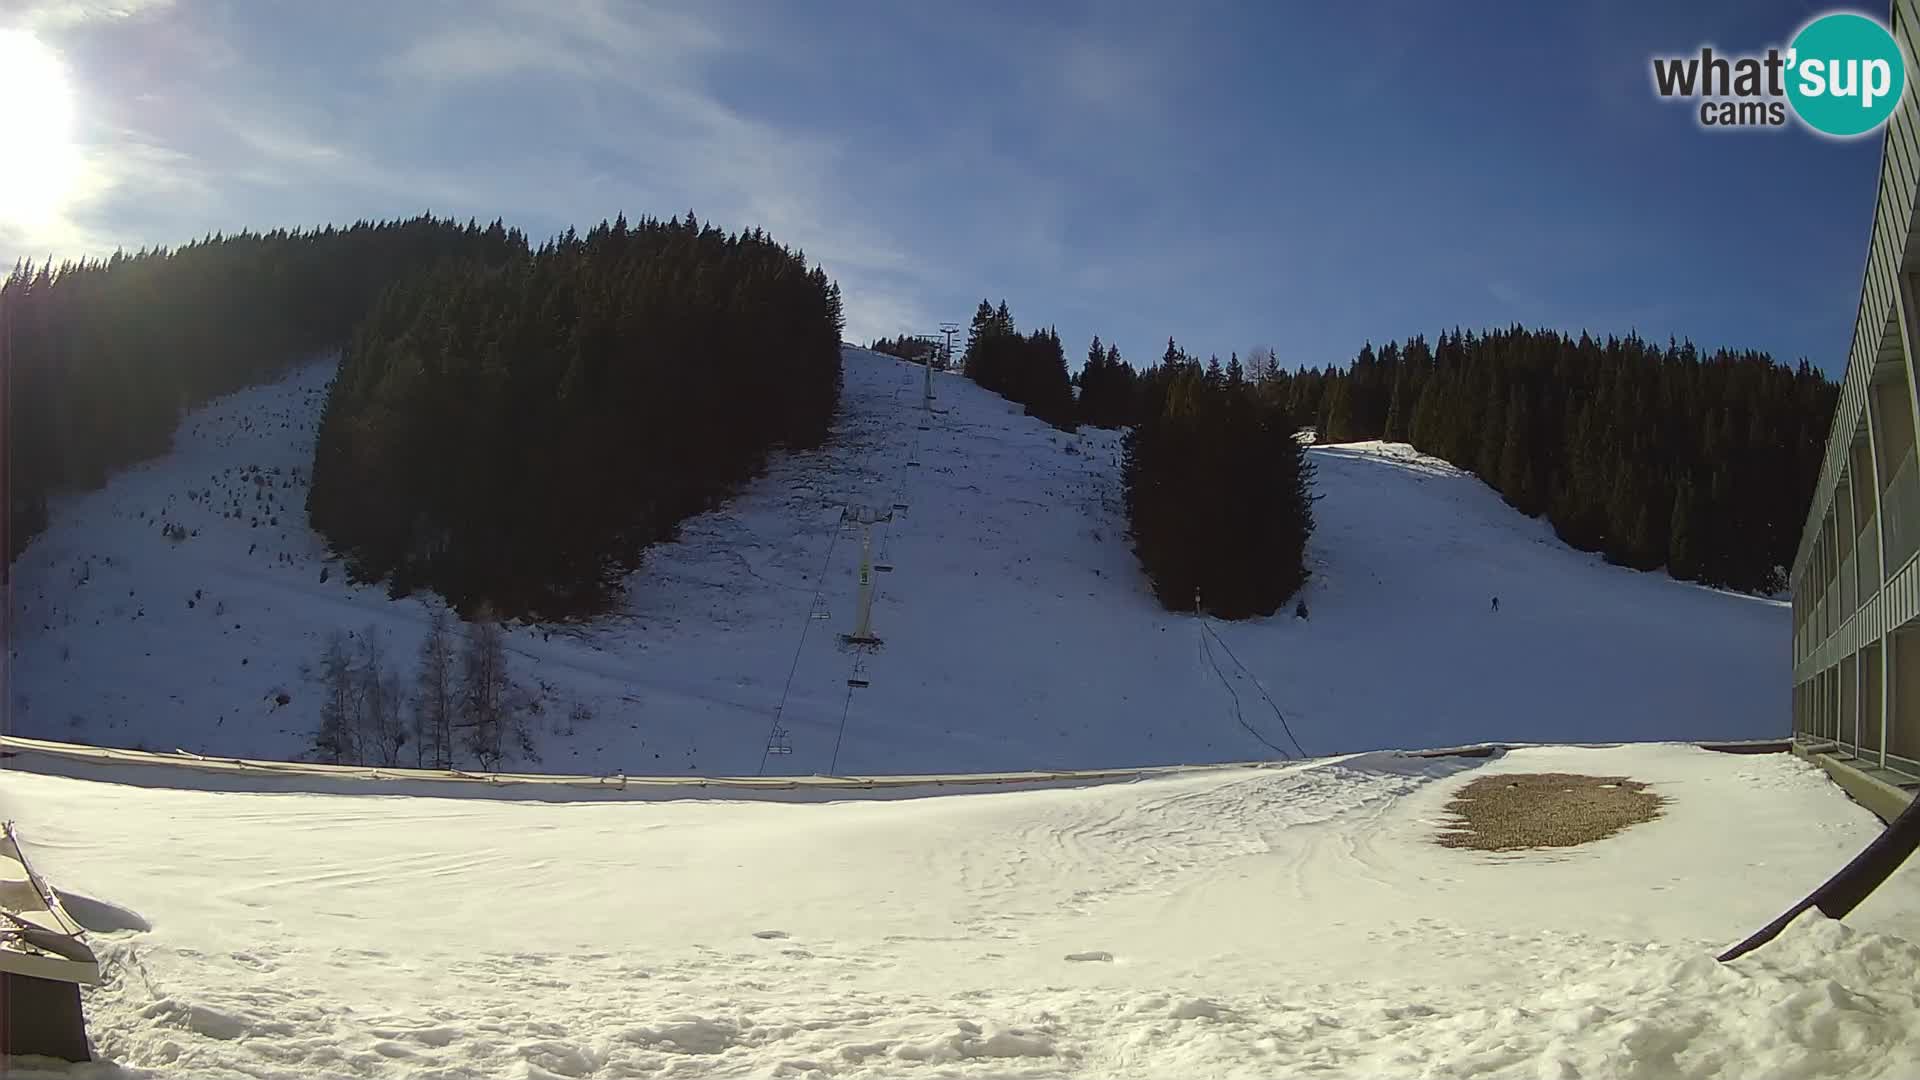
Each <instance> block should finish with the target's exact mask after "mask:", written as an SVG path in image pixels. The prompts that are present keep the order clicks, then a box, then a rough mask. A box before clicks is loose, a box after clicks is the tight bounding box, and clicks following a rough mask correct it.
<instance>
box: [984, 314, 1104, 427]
mask: <svg viewBox="0 0 1920 1080" xmlns="http://www.w3.org/2000/svg"><path fill="white" fill-rule="evenodd" d="M961 370H962V371H964V372H965V373H966V376H967V378H969V379H972V380H973V381H974V382H976V383H978V384H979V385H981V386H983V387H985V388H986V389H988V390H991V391H993V392H994V393H996V394H999V395H1000V396H1001V397H1004V398H1006V399H1007V400H1009V401H1012V402H1015V403H1017V404H1020V405H1024V406H1026V413H1027V415H1028V416H1033V417H1038V418H1039V419H1041V420H1044V421H1046V422H1047V423H1049V424H1052V425H1053V426H1054V427H1057V428H1060V429H1062V430H1065V431H1072V430H1073V429H1074V427H1075V425H1076V424H1077V423H1078V418H1077V416H1076V410H1077V405H1076V402H1075V398H1074V392H1073V380H1072V377H1071V376H1069V375H1068V374H1067V354H1066V350H1065V349H1064V348H1062V347H1061V344H1060V335H1059V334H1058V333H1057V332H1055V331H1054V330H1053V329H1052V328H1051V327H1049V328H1046V329H1041V330H1034V331H1033V332H1031V333H1028V334H1022V333H1020V331H1019V328H1018V327H1016V326H1015V325H1014V322H1013V315H1012V313H1010V312H1009V311H1008V310H1007V302H1006V301H1005V300H1002V301H1000V306H999V307H998V308H995V307H994V306H993V305H992V304H990V303H988V302H987V301H985V300H982V301H980V307H979V309H978V310H977V311H975V312H974V315H973V323H972V324H971V325H970V326H969V327H968V328H967V349H966V352H965V353H964V354H962V356H961Z"/></svg>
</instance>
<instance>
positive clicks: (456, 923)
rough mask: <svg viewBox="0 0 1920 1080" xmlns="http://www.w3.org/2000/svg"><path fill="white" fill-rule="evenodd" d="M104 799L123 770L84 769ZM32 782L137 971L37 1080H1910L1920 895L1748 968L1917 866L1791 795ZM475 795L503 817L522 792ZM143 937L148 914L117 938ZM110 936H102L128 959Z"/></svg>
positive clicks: (1382, 775)
mask: <svg viewBox="0 0 1920 1080" xmlns="http://www.w3.org/2000/svg"><path fill="white" fill-rule="evenodd" d="M81 771H82V773H83V774H84V771H85V770H84V769H82V770H81ZM148 771H149V772H152V773H156V774H172V775H171V777H169V778H155V779H153V780H150V781H149V782H150V783H155V784H158V785H160V786H156V787H144V786H139V787H137V786H129V785H125V784H119V783H107V782H100V781H96V780H88V779H77V778H72V777H68V776H54V775H35V774H32V773H27V772H21V771H10V772H7V773H4V774H0V813H4V814H5V815H7V816H9V817H14V818H17V819H18V820H19V822H20V825H21V829H22V832H23V834H24V836H25V838H26V841H27V844H28V847H29V849H30V857H31V858H32V859H33V861H34V863H35V865H36V866H38V867H39V868H40V869H41V870H42V871H43V872H44V873H45V874H46V875H47V876H48V878H49V879H50V880H51V881H52V882H53V883H54V884H55V885H56V887H59V888H61V889H63V890H64V891H67V892H69V893H72V894H78V898H77V899H76V901H75V902H74V903H73V904H72V907H73V909H74V910H75V911H76V912H86V913H88V917H89V918H91V919H93V920H95V922H96V925H98V926H100V927H102V928H104V929H105V931H106V932H99V933H94V934H93V935H91V942H92V944H93V946H94V948H95V949H96V951H98V952H99V953H100V955H101V958H102V964H103V968H104V970H105V972H106V981H105V982H104V983H103V984H102V985H101V986H100V987H98V988H96V989H93V990H90V991H89V992H88V994H87V999H86V1007H87V1012H88V1016H89V1023H90V1025H91V1029H92V1033H93V1036H94V1040H95V1043H96V1045H97V1047H98V1049H99V1051H100V1053H101V1055H102V1056H103V1057H104V1058H105V1059H106V1061H105V1062H104V1063H100V1064H96V1065H94V1066H87V1067H74V1068H66V1067H55V1066H54V1065H53V1064H52V1063H49V1062H44V1061H42V1062H26V1061H17V1062H15V1063H14V1065H15V1071H14V1072H13V1073H12V1074H11V1075H13V1076H16V1077H21V1078H23V1080H25V1078H35V1080H46V1078H56V1077H57V1078H62V1080H83V1078H103V1077H112V1078H116V1080H133V1078H147V1077H194V1078H196V1080H231V1078H238V1077H247V1078H252V1080H291V1078H310V1077H360V1078H365V1080H401V1078H405V1080H449V1078H454V1077H475V1078H478V1077H486V1078H531V1080H551V1078H553V1077H580V1078H596V1080H601V1078H613V1077H791V1078H796V1080H808V1078H811V1080H824V1078H832V1080H863V1078H881V1077H886V1078H896V1077H927V1078H933V1077H980V1078H985V1077H996V1078H1007V1077H1033V1078H1037V1077H1089V1078H1094V1077H1098V1078H1130V1077H1137V1078H1153V1080H1159V1078H1164V1077H1201V1076H1219V1077H1286V1076H1343V1077H1344V1076H1355V1077H1381V1078H1396V1077H1409V1078H1410V1077H1464V1076H1475V1077H1485V1078H1490V1080H1537V1078H1540V1077H1567V1078H1573V1077H1634V1078H1640V1080H1653V1078H1682V1077H1684V1078H1688V1080H1714V1078H1724V1080H1734V1078H1746V1077H1756V1076H1766V1077H1772V1078H1776V1080H1801V1078H1812V1077H1849V1078H1857V1080H1871V1078H1886V1080H1895V1078H1905V1077H1910V1076H1912V1075H1914V1070H1915V1068H1916V1067H1920V986H1916V984H1915V982H1914V979H1913V972H1914V971H1915V970H1916V969H1920V948H1917V947H1916V946H1915V945H1913V944H1910V942H1913V941H1920V868H1916V867H1913V866H1909V867H1908V868H1906V869H1905V870H1903V871H1902V872H1900V873H1899V874H1897V875H1896V876H1895V877H1894V878H1893V879H1891V880H1890V881H1889V882H1888V883H1887V884H1886V885H1885V886H1883V887H1882V888H1881V890H1880V891H1879V892H1877V893H1876V894H1875V895H1874V896H1872V897H1871V898H1869V900H1868V901H1867V902H1866V903H1865V904H1864V905H1863V906H1862V907H1861V908H1860V909H1858V910H1857V911H1856V912H1855V913H1854V914H1853V915H1852V916H1850V917H1849V918H1848V920H1847V921H1846V923H1845V924H1844V925H1843V924H1841V923H1837V922H1830V921H1827V920H1825V919H1823V918H1821V917H1819V916H1818V915H1817V913H1816V914H1813V915H1810V916H1808V917H1806V918H1805V919H1803V920H1802V921H1800V922H1798V923H1796V924H1795V925H1794V926H1792V927H1790V928H1789V929H1788V931H1787V932H1786V933H1785V934H1784V935H1783V936H1782V937H1781V938H1779V939H1778V940H1776V941H1775V942H1774V943H1772V944H1770V945H1768V946H1766V947H1764V948H1762V949H1760V950H1758V951H1757V952H1754V953H1752V954H1750V955H1748V956H1746V957H1743V958H1741V959H1740V960H1739V961H1737V962H1735V963H1732V964H1729V965H1721V964H1718V963H1716V962H1715V961H1714V960H1713V958H1712V957H1713V954H1714V953H1715V952H1716V951H1717V950H1719V949H1720V948H1722V947H1724V946H1725V945H1727V944H1730V943H1731V942H1733V941H1735V940H1738V939H1739V938H1741V937H1742V936H1744V935H1745V934H1746V933H1747V932H1748V931H1749V930H1751V929H1753V928H1754V927H1756V926H1759V925H1761V924H1762V923H1764V922H1766V921H1767V920H1769V919H1771V918H1772V917H1773V916H1774V915H1776V914H1778V912H1779V911H1781V910H1783V909H1784V908H1785V907H1787V906H1788V905H1789V904H1790V903H1791V902H1792V901H1793V900H1795V899H1797V898H1798V897H1799V896H1801V895H1802V894H1804V892H1805V891H1806V890H1807V889H1809V888H1811V887H1812V886H1813V885H1814V884H1817V883H1818V882H1819V881H1820V880H1822V879H1824V878H1825V877H1826V876H1827V875H1828V874H1829V873H1831V872H1832V871H1833V870H1834V869H1835V868H1836V867H1838V866H1839V865H1840V864H1841V863H1843V862H1844V861H1845V860H1846V859H1847V858H1848V857H1850V856H1851V855H1852V854H1853V852H1854V851H1856V850H1857V849H1858V848H1859V847H1860V846H1861V845H1863V844H1864V843H1866V842H1867V840H1868V839H1869V838H1870V837H1871V836H1873V835H1874V834H1875V832H1877V829H1878V823H1877V822H1876V821H1875V820H1874V819H1873V818H1872V817H1871V815H1869V814H1867V812H1866V811H1864V810H1862V809H1860V808H1859V807H1857V806H1855V805H1853V804H1852V803H1850V802H1848V801H1847V800H1846V798H1845V797H1844V796H1843V795H1841V794H1840V793H1839V792H1838V790H1837V789H1836V788H1835V787H1834V786H1833V785H1832V784H1830V783H1829V782H1828V781H1827V780H1826V778H1825V776H1824V775H1823V774H1822V773H1821V772H1820V771H1819V770H1818V769H1817V768H1814V767H1813V766H1810V765H1808V764H1806V763H1804V762H1802V761H1800V760H1798V759H1796V758H1794V757H1792V756H1790V755H1786V754H1771V755H1752V756H1744V755H1729V754H1715V753H1711V752H1708V751H1704V750H1698V749H1695V748H1692V747H1688V746H1675V745H1639V746H1623V747H1613V748H1602V749H1579V748H1530V749H1521V750H1516V751H1511V752H1508V753H1507V754H1505V755H1504V756H1501V757H1498V758H1495V759H1492V760H1488V761H1484V762H1481V761H1474V760H1470V759H1461V758H1452V759H1414V758H1407V757H1401V756H1398V755H1391V754H1368V755H1360V756H1357V757H1353V758H1347V759H1343V760H1336V761H1325V762H1315V763H1306V764H1298V763H1295V764H1282V765H1278V766H1273V767H1267V768H1259V769H1247V768H1238V769H1219V770H1206V771H1201V772H1196V773H1188V774H1182V775H1177V776H1170V777H1165V778H1160V779H1154V780H1146V781H1141V782H1137V783H1130V784H1119V785H1108V786H1097V787H1085V788H1072V789H1060V790H1038V791H1014V792H1006V793H997V794H979V795H949V796H941V797H933V798H918V799H904V800H892V801H865V800H854V801H840V802H830V803H823V804H813V805H791V804H786V805H783V804H775V803H766V802H757V801H732V802H725V801H705V802H699V801H678V802H577V803H564V802H563V803H558V804H548V803H536V802H525V801H511V800H507V799H500V798H489V797H486V796H485V795H483V794H476V795H474V797H465V798H421V797H412V798H407V797H381V796H373V795H366V794H343V793H341V792H342V791H347V790H358V786H357V785H354V784H351V783H349V784H344V785H340V784H332V783H328V782H325V781H322V780H318V779H314V780H313V781H312V782H313V784H314V789H313V790H312V791H311V792H308V793H303V794H259V793H252V794H244V793H235V792H231V791H218V792H214V791H200V790H190V789H191V788H192V787H193V786H194V785H195V784H196V783H199V782H201V780H203V779H204V778H203V777H201V776H199V775H197V774H194V773H191V772H188V771H186V770H181V769H175V768H171V767H155V768H152V769H149V770H148ZM1515 771H1521V772H1537V771H1569V772H1581V773H1590V774H1599V775H1627V776H1631V777H1634V778H1636V779H1639V780H1643V781H1647V782H1649V783H1650V784H1651V785H1652V790H1654V791H1656V792H1658V793H1659V794H1661V795H1662V796H1663V797H1664V798H1665V799H1666V800H1667V802H1666V805H1665V808H1664V812H1663V814H1662V816H1660V817H1659V818H1656V819H1655V820H1653V821H1650V822H1647V823H1644V824H1640V825H1635V826H1631V827H1629V828H1628V829H1627V830H1626V831H1624V832H1622V833H1619V834H1617V835H1615V836H1613V837H1610V838H1608V839H1605V840H1601V841H1598V842H1595V843H1592V844H1589V845H1586V846H1583V847H1578V848H1571V849H1560V850H1554V851H1534V852H1520V853H1512V854H1505V855H1488V854H1483V853H1478V852H1472V851H1467V850H1462V849H1454V848H1442V847H1439V846H1437V845H1435V844H1434V843H1433V842H1432V839H1433V836H1434V835H1435V832H1436V830H1437V828H1438V826H1439V825H1440V823H1441V821H1442V820H1443V817H1444V809H1443V808H1444V807H1445V805H1446V803H1447V801H1448V799H1449V798H1450V797H1451V795H1452V793H1453V792H1454V791H1456V790H1458V788H1459V787H1460V786H1461V785H1462V784H1464V783H1465V782H1467V781H1468V780H1470V779H1472V778H1474V777H1477V776H1485V775H1495V774H1499V773H1503V772H1515ZM475 789H477V791H479V792H484V791H485V790H486V789H485V787H484V785H476V786H475ZM102 902H104V903H102ZM103 918H104V921H101V920H103Z"/></svg>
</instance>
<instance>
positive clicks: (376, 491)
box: [307, 212, 844, 618]
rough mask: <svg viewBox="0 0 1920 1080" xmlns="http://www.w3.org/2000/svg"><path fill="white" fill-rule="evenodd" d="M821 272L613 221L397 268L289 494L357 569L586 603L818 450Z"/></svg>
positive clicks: (739, 245)
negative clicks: (785, 465) (402, 273)
mask: <svg viewBox="0 0 1920 1080" xmlns="http://www.w3.org/2000/svg"><path fill="white" fill-rule="evenodd" d="M843 326H844V318H843V315H842V311H841V299H840V291H839V286H838V285H837V284H835V283H833V282H831V281H829V280H828V279H827V276H826V274H825V272H824V271H822V270H820V269H819V268H817V267H816V268H809V266H808V264H807V261H806V259H805V257H804V255H802V254H801V253H799V252H797V251H793V250H790V249H788V248H786V247H784V246H782V245H780V244H777V243H775V242H774V241H773V240H772V239H771V238H770V237H768V236H766V235H765V234H764V233H763V232H761V231H760V230H759V229H754V230H752V231H749V232H739V233H727V232H723V231H722V230H720V229H717V228H714V227H712V226H710V225H706V226H703V225H702V224H700V223H699V222H698V220H697V219H696V218H695V217H694V215H693V214H692V213H691V212H689V213H688V214H687V215H686V217H685V218H684V219H681V218H678V217H676V218H671V219H668V220H665V221H661V220H657V219H652V218H645V219H641V220H639V221H637V222H633V223H629V222H628V221H627V219H626V218H625V217H620V218H618V219H616V220H615V221H612V222H604V221H603V222H601V223H600V224H599V225H598V226H596V227H595V228H593V229H592V230H591V231H589V232H588V233H586V234H585V235H584V236H582V235H578V234H576V233H575V232H574V231H573V230H571V229H570V230H568V231H567V233H566V234H565V235H563V236H560V237H557V238H555V239H554V240H552V241H549V242H548V243H546V244H544V245H542V246H541V247H540V248H539V249H538V250H537V251H532V252H526V253H520V254H516V255H512V256H510V257H508V258H506V259H504V260H497V261H493V260H483V259H466V260H447V261H443V262H442V263H440V264H439V265H438V266H436V267H435V268H434V269H432V270H430V271H428V272H426V273H423V274H419V275H416V276H414V277H411V278H407V279H404V280H402V281H400V282H398V283H396V284H395V285H394V286H393V287H392V288H390V289H389V290H388V291H387V292H386V293H384V294H383V295H382V296H381V298H380V300H379V301H378V302H377V303H376V304H375V306H374V308H373V310H372V311H371V312H370V313H369V314H368V316H367V318H366V319H365V320H364V321H363V322H362V324H361V325H360V326H359V327H358V328H357V329H356V330H355V332H354V334H353V336H352V338H351V340H350V341H349V343H348V345H347V348H346V352H345V355H344V356H343V358H342V360H341V365H340V371H339V374H338V376H337V377H336V378H335V379H334V382H333V385H332V387H331V390H330V392H329V395H328V399H327V402H326V406H325V410H324V412H323V413H322V416H321V421H320V428H319V432H318V436H317V442H316V446H315V450H314V468H313V477H312V486H311V488H310V491H309V495H308V501H307V509H308V513H309V515H310V517H311V519H312V522H313V525H314V527H315V528H316V529H318V530H319V531H320V532H321V533H322V535H323V536H325V537H326V539H327V540H328V542H329V543H330V544H331V545H332V547H333V548H334V550H335V551H336V552H338V553H340V554H341V555H343V556H344V557H345V558H346V559H347V560H348V564H349V569H350V573H351V574H352V575H353V576H354V577H355V578H356V579H359V580H365V581H373V580H382V579H384V580H386V581H387V582H388V585H389V591H390V593H391V594H392V595H394V596H403V595H406V594H407V593H409V592H410V591H412V590H413V589H416V588H420V587H426V588H431V589H432V590H434V591H435V592H438V593H439V594H440V595H442V596H444V597H446V598H447V600H448V601H449V602H450V603H452V604H453V605H455V607H456V608H458V609H459V610H461V611H463V612H467V611H472V610H474V609H476V608H477V607H478V606H479V605H480V604H482V603H486V604H490V605H491V606H492V607H493V609H494V610H496V611H498V612H500V613H501V614H502V615H509V616H536V617H541V618H562V617H570V616H577V615H585V614H591V613H594V612H597V611H599V610H602V609H603V608H604V607H605V605H606V604H607V603H608V602H609V601H610V599H611V597H612V595H613V593H614V591H615V589H616V588H617V584H618V581H619V579H620V578H621V577H622V576H623V575H624V574H625V573H626V572H627V571H629V570H631V569H632V568H633V567H634V566H635V565H637V564H638V561H639V559H640V557H641V554H642V552H643V551H644V550H645V549H646V547H647V546H648V545H650V544H652V543H654V542H657V541H660V540H664V539H668V538H671V537H672V536H673V535H674V534H675V531H676V529H677V528H678V526H679V524H680V522H682V521H683V520H685V519H686V518H687V517H688V516H690V515H692V514H695V513H699V512H701V511H703V510H707V509H710V508H711V507H713V506H714V505H716V504H717V503H718V502H719V501H720V500H721V499H722V498H724V497H725V496H726V495H727V494H728V493H729V492H730V491H731V490H732V489H733V488H734V486H735V485H737V484H739V483H741V482H742V481H745V480H747V479H749V478H750V477H751V476H753V475H754V474H755V473H756V472H757V471H759V470H760V469H761V468H762V467H763V465H764V463H765V460H766V457H767V454H768V453H769V451H771V450H772V449H773V448H775V447H777V446H787V447H795V448H805V447H811V446H816V445H819V444H820V443H821V442H822V441H823V440H824V439H825V438H826V437H827V434H828V429H829V426H830V424H831V421H832V418H833V414H834V409H835V407H836V405H837V402H838V398H839V388H840V351H839V343H840V334H841V332H842V329H843Z"/></svg>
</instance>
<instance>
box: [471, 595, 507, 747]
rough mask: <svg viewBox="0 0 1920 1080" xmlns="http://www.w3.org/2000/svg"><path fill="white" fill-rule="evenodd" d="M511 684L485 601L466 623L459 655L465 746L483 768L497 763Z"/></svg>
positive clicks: (501, 638)
mask: <svg viewBox="0 0 1920 1080" xmlns="http://www.w3.org/2000/svg"><path fill="white" fill-rule="evenodd" d="M512 691H513V684H512V682H511V681H510V680H509V679H508V678H507V649H506V634H505V633H504V632H503V631H502V630H501V629H500V623H499V622H498V621H497V620H496V619H495V618H494V615H493V609H492V608H491V607H489V606H487V605H486V604H482V605H480V609H479V610H478V611H476V612H474V616H473V619H472V621H470V622H468V623H467V640H466V645H465V648H464V649H463V650H462V652H461V656H460V706H461V724H460V726H461V727H462V728H464V729H466V735H467V748H468V749H469V750H471V751H473V756H474V757H475V758H477V759H479V762H480V767H481V768H483V769H495V768H498V767H499V765H500V757H501V749H502V746H501V742H502V734H503V731H502V729H503V728H504V727H506V726H507V725H508V722H509V714H510V712H511V711H512V708H513V705H514V702H513V700H512V697H513V694H512Z"/></svg>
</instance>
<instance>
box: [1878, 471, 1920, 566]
mask: <svg viewBox="0 0 1920 1080" xmlns="http://www.w3.org/2000/svg"><path fill="white" fill-rule="evenodd" d="M1884 502H1885V504H1886V505H1885V507H1884V510H1885V513H1886V520H1887V575H1888V576H1889V577H1891V576H1893V574H1894V572H1895V571H1897V570H1899V569H1900V568H1901V567H1903V566H1905V565H1906V564H1907V560H1908V559H1911V558H1913V554H1914V552H1915V551H1920V463H1916V462H1915V460H1914V452H1913V451H1912V450H1911V449H1909V450H1908V451H1907V452H1906V453H1905V454H1903V455H1901V457H1900V466H1899V468H1897V469H1895V470H1894V471H1893V481H1892V482H1891V483H1889V484H1888V485H1887V495H1886V499H1885V500H1884Z"/></svg>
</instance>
